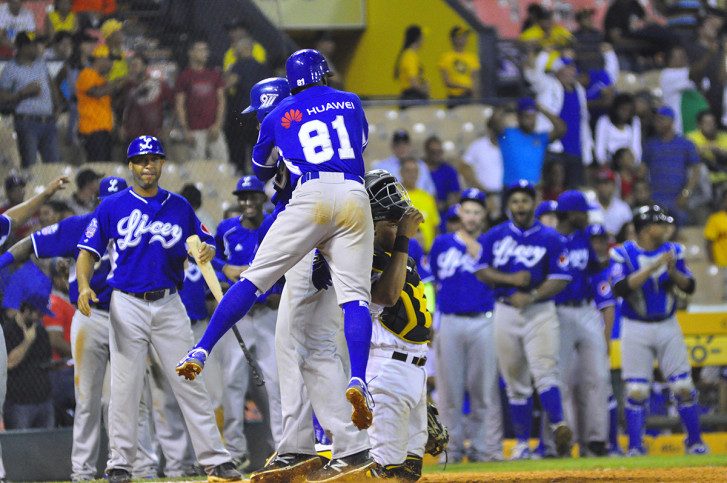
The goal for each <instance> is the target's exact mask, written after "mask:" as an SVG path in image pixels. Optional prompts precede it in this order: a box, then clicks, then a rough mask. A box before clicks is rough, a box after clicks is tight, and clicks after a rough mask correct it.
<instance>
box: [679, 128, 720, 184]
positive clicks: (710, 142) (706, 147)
mask: <svg viewBox="0 0 727 483" xmlns="http://www.w3.org/2000/svg"><path fill="white" fill-rule="evenodd" d="M687 138H688V139H689V140H690V141H692V142H693V143H694V145H695V146H696V147H697V151H698V152H699V156H700V157H701V158H704V159H706V160H707V161H711V162H713V163H714V162H716V159H715V157H714V153H713V152H712V150H711V149H710V148H718V149H721V150H723V151H727V132H724V131H718V132H717V137H716V138H715V139H707V138H706V137H705V136H704V134H702V133H701V132H700V131H699V130H696V131H692V132H690V133H687ZM709 179H710V180H711V181H712V183H713V184H714V183H721V182H724V181H727V173H725V172H723V171H717V172H713V171H710V172H709Z"/></svg>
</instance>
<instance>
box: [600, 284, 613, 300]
mask: <svg viewBox="0 0 727 483" xmlns="http://www.w3.org/2000/svg"><path fill="white" fill-rule="evenodd" d="M598 293H600V294H601V296H602V297H606V296H608V295H609V294H610V293H611V286H610V285H609V284H608V282H605V281H604V282H601V283H600V284H598Z"/></svg>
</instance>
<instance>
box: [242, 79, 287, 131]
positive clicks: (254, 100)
mask: <svg viewBox="0 0 727 483" xmlns="http://www.w3.org/2000/svg"><path fill="white" fill-rule="evenodd" d="M289 95H290V87H288V80H287V79H285V78H283V77H270V78H269V79H263V80H261V81H260V82H258V83H257V84H255V85H254V86H252V90H251V91H250V105H249V106H247V107H246V108H245V110H244V111H242V113H243V114H247V113H249V112H256V111H257V120H258V121H262V120H263V118H264V117H265V115H266V114H267V113H268V112H270V111H272V110H273V108H274V107H275V106H277V105H278V103H279V102H280V101H282V100H283V99H285V98H286V97H288V96H289Z"/></svg>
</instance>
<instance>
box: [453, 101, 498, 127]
mask: <svg viewBox="0 0 727 483" xmlns="http://www.w3.org/2000/svg"><path fill="white" fill-rule="evenodd" d="M492 109H493V108H492V106H486V105H484V104H465V105H462V106H457V107H454V108H453V109H452V113H451V116H452V117H453V118H454V119H457V120H459V121H463V122H466V121H469V122H473V123H475V124H481V123H483V122H484V121H485V120H486V119H489V117H490V116H491V115H492Z"/></svg>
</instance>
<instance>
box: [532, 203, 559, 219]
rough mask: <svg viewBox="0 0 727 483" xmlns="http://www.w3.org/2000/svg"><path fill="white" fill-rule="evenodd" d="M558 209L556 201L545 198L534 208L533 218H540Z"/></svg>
mask: <svg viewBox="0 0 727 483" xmlns="http://www.w3.org/2000/svg"><path fill="white" fill-rule="evenodd" d="M557 210H558V203H557V202H555V201H553V200H545V201H542V202H540V204H539V205H538V207H537V208H535V218H536V219H537V218H540V217H541V216H543V215H547V214H548V213H553V212H555V211H557Z"/></svg>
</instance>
